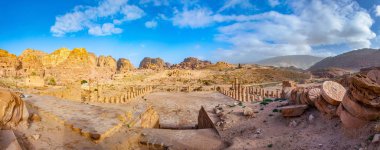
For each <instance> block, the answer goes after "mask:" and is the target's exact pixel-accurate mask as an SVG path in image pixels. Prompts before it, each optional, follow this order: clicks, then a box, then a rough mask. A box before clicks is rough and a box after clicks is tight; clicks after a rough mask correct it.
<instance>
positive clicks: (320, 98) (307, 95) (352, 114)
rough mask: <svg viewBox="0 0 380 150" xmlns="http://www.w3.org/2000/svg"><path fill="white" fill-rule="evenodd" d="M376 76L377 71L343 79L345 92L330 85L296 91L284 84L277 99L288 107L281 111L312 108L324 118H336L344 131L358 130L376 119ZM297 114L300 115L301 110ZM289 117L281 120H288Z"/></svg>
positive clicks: (379, 109) (379, 88)
mask: <svg viewBox="0 0 380 150" xmlns="http://www.w3.org/2000/svg"><path fill="white" fill-rule="evenodd" d="M379 75H380V74H379V73H378V70H376V71H373V70H369V71H368V70H366V71H365V72H361V73H360V74H357V75H354V76H350V77H347V78H346V79H345V80H346V81H345V83H347V86H348V87H346V88H345V87H343V86H342V85H341V84H339V83H337V82H334V81H325V82H323V84H322V85H321V86H318V87H297V86H294V85H290V84H288V82H284V84H283V89H282V94H281V95H282V98H284V99H288V101H289V104H291V106H286V108H281V109H284V110H287V107H291V108H292V109H294V108H301V107H299V106H300V105H309V106H314V107H316V108H317V109H318V110H319V111H320V112H322V113H324V114H326V116H328V117H336V116H339V118H340V120H341V121H342V123H343V125H344V126H345V127H347V128H360V127H362V126H364V125H366V124H367V123H368V121H376V120H379V119H380V84H379V83H378V79H379V77H380V76H379ZM296 106H297V107H296ZM302 109H304V107H302ZM297 111H298V113H301V112H302V110H301V109H300V110H297ZM289 114H290V113H285V115H284V114H283V116H284V117H286V116H292V115H289Z"/></svg>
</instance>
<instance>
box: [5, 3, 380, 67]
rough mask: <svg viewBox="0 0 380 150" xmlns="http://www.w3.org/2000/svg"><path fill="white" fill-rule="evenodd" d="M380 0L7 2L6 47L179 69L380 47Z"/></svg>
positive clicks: (324, 54)
mask: <svg viewBox="0 0 380 150" xmlns="http://www.w3.org/2000/svg"><path fill="white" fill-rule="evenodd" d="M377 5H380V1H379V0H357V1H352V0H339V1H330V0H207V1H200V0H129V1H128V0H54V1H52V0H34V1H30V0H18V1H11V0H2V1H0V6H2V11H1V13H0V20H1V21H0V48H2V49H5V50H8V51H10V52H12V53H15V54H17V55H19V54H20V53H21V52H22V51H23V50H25V49H26V48H33V49H38V50H42V51H45V52H52V51H54V50H56V49H58V48H61V47H67V48H70V49H72V48H74V47H84V48H86V49H87V50H88V51H90V52H94V53H96V54H97V55H112V56H113V57H114V58H121V57H123V58H128V59H130V60H131V61H132V62H133V63H134V64H135V65H138V63H139V62H140V60H141V59H142V58H143V57H161V58H163V59H164V60H165V61H168V62H171V63H178V62H180V61H182V60H183V59H184V58H185V57H188V56H193V57H198V58H201V59H207V60H211V61H213V62H216V61H220V60H224V61H228V62H232V63H247V62H254V61H257V60H260V59H263V58H268V57H273V56H280V55H294V54H310V55H319V56H331V55H336V54H340V53H342V52H346V51H349V50H352V49H359V48H364V47H372V48H378V47H379V46H380V43H379V42H380V41H379V39H378V38H377V35H378V34H379V33H380V32H379V30H380V28H379V25H380V23H379V22H380V19H379V18H380V17H379V16H380V7H377Z"/></svg>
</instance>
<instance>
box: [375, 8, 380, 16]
mask: <svg viewBox="0 0 380 150" xmlns="http://www.w3.org/2000/svg"><path fill="white" fill-rule="evenodd" d="M375 13H376V16H377V17H379V16H380V5H377V6H376V7H375Z"/></svg>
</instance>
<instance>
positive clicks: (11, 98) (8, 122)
mask: <svg viewBox="0 0 380 150" xmlns="http://www.w3.org/2000/svg"><path fill="white" fill-rule="evenodd" d="M28 117H29V112H28V110H27V109H26V106H25V103H24V101H23V100H21V98H20V97H19V96H18V95H17V94H16V93H13V92H10V91H8V90H6V89H0V129H2V128H9V127H14V126H17V125H18V124H19V123H20V122H22V121H27V119H28Z"/></svg>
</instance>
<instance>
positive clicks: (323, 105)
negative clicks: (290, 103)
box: [314, 96, 337, 117]
mask: <svg viewBox="0 0 380 150" xmlns="http://www.w3.org/2000/svg"><path fill="white" fill-rule="evenodd" d="M314 106H315V107H316V108H317V109H318V110H319V111H320V112H322V113H325V114H327V115H328V116H330V117H333V116H336V108H337V107H336V106H334V105H331V104H329V103H328V102H326V101H325V100H324V99H323V98H322V96H320V97H318V98H317V99H316V100H315V101H314Z"/></svg>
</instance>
